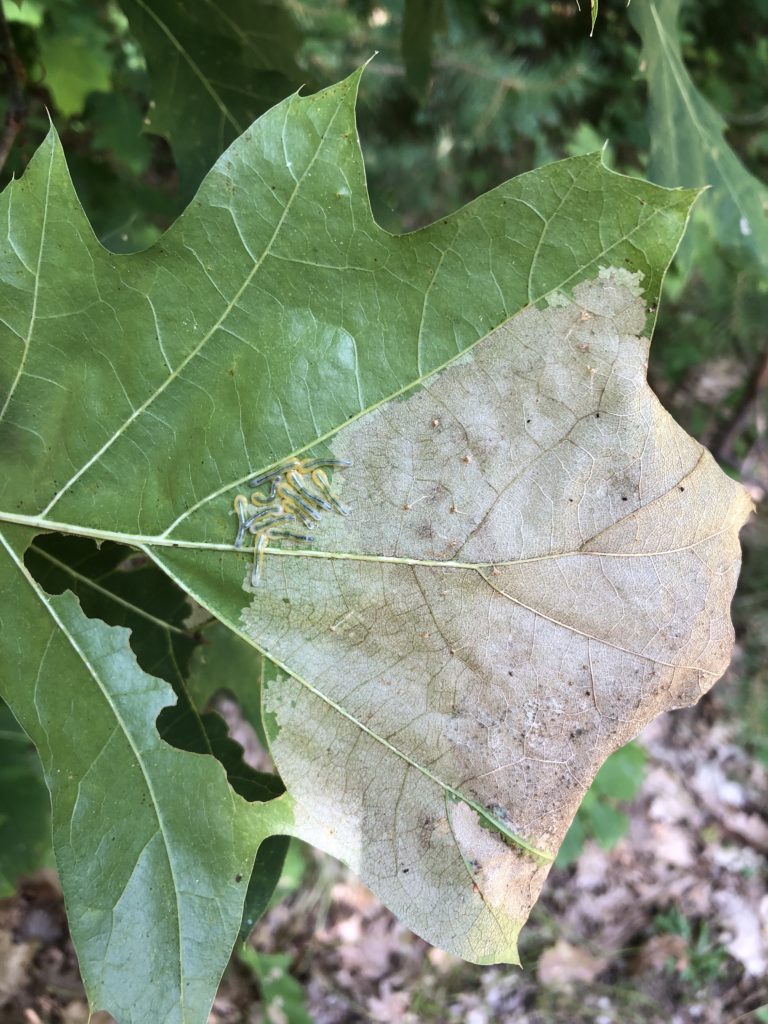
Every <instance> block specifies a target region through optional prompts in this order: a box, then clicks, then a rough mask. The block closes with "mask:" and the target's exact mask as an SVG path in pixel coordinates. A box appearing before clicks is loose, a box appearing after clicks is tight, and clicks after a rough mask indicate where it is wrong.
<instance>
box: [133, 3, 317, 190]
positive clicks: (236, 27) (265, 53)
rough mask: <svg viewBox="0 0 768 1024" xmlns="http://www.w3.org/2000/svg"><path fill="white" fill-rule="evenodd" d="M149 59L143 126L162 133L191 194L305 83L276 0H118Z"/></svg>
mask: <svg viewBox="0 0 768 1024" xmlns="http://www.w3.org/2000/svg"><path fill="white" fill-rule="evenodd" d="M120 6H121V7H122V8H123V10H124V12H125V14H126V16H127V17H128V21H129V24H130V27H131V31H132V32H133V34H134V35H135V36H136V38H137V39H138V41H139V43H140V45H141V48H142V50H143V52H144V56H145V58H146V61H147V69H148V71H149V76H150V81H151V83H152V89H153V98H152V105H151V109H150V111H149V114H148V115H147V118H146V121H145V125H146V130H147V131H149V132H154V133H156V134H159V135H163V136H164V137H165V138H166V139H167V140H168V142H169V143H170V144H171V149H172V150H173V154H174V156H175V158H176V162H177V165H178V167H179V174H180V179H181V189H182V193H183V195H184V196H185V197H189V196H191V195H192V193H193V192H194V190H195V188H197V186H198V184H199V183H200V179H201V178H202V177H203V175H204V174H205V173H206V172H207V171H208V169H209V168H210V166H211V164H212V163H213V161H214V160H215V159H216V157H218V156H219V154H220V153H221V152H222V150H223V149H225V148H226V146H228V145H229V143H230V142H232V140H233V139H234V138H235V137H236V136H237V135H239V134H240V133H241V132H243V131H245V129H246V128H247V127H248V125H249V124H250V123H251V122H252V121H253V120H254V118H256V117H257V116H258V115H259V114H261V113H262V112H263V111H265V110H267V109H268V108H269V107H271V106H272V104H273V103H276V102H277V101H278V100H279V99H282V98H283V96H285V95H286V93H288V92H290V91H291V89H294V88H296V86H297V85H300V84H301V82H302V81H304V80H306V75H304V74H303V73H302V72H301V70H300V69H299V66H298V65H297V63H296V51H297V50H298V48H299V45H300V43H301V33H300V32H299V29H298V27H297V26H296V24H295V23H294V21H293V19H292V17H291V15H290V14H289V12H288V10H287V9H286V8H285V7H284V6H283V3H282V2H281V0H223V2H222V0H219V2H216V3H214V2H213V0H200V2H199V3H196V4H189V3H178V0H151V2H150V0H120Z"/></svg>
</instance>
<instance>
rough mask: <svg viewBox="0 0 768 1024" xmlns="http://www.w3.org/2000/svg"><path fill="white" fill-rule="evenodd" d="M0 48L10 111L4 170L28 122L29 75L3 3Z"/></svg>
mask: <svg viewBox="0 0 768 1024" xmlns="http://www.w3.org/2000/svg"><path fill="white" fill-rule="evenodd" d="M0 47H1V48H2V51H1V52H0V58H2V60H3V61H5V66H6V68H7V69H8V109H7V111H6V113H5V125H4V126H3V133H2V135H1V136H0V169H2V168H3V166H4V165H5V161H6V160H7V159H8V154H9V153H10V152H11V149H12V148H13V143H14V142H15V140H16V136H17V135H18V134H19V132H20V131H21V129H22V127H23V126H24V123H25V122H26V120H27V100H26V96H25V94H24V87H25V86H26V84H27V75H26V72H25V70H24V65H23V64H22V63H21V61H20V60H19V56H18V54H17V53H16V47H15V46H14V45H13V37H12V36H11V30H10V28H9V27H8V22H7V21H6V18H5V12H4V11H3V5H2V2H0Z"/></svg>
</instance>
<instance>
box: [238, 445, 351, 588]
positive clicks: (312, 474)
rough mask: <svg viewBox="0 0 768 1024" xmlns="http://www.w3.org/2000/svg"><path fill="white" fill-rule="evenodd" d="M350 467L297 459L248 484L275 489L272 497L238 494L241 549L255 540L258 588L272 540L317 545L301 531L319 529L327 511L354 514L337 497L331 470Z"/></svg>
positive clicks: (338, 461) (342, 463)
mask: <svg viewBox="0 0 768 1024" xmlns="http://www.w3.org/2000/svg"><path fill="white" fill-rule="evenodd" d="M350 465H351V463H350V462H347V461H345V460H342V459H303V460H302V459H291V460H290V461H288V462H284V463H282V464H281V465H279V466H276V467H275V468H274V469H270V470H269V471H268V472H267V473H262V474H261V475H260V476H255V477H253V479H251V480H248V482H247V483H248V486H249V487H261V486H263V485H264V484H267V485H269V489H268V490H267V491H266V492H261V491H258V490H255V491H254V492H253V493H252V494H251V496H250V498H246V496H245V495H244V494H238V495H237V497H236V498H235V501H234V506H235V512H236V514H237V520H238V527H237V536H236V537H235V547H236V548H241V547H242V546H243V542H244V540H245V535H246V533H251V534H253V536H254V537H255V541H254V545H253V570H252V572H251V584H252V585H253V586H254V587H258V585H259V580H260V579H261V572H262V566H263V563H264V550H265V549H266V547H267V544H268V543H269V541H270V539H271V538H272V537H278V538H287V539H289V540H298V541H304V542H305V543H307V544H311V543H312V541H313V540H314V537H313V536H312V534H311V533H297V532H296V527H298V526H303V527H304V529H305V530H313V529H314V527H315V525H316V524H317V523H319V522H320V513H321V512H338V514H339V515H342V516H346V515H349V509H348V508H347V507H346V505H342V503H341V502H340V501H339V499H338V497H337V496H336V495H335V494H334V492H333V489H332V487H331V484H330V481H329V480H328V477H327V475H326V470H328V469H346V468H347V467H348V466H350Z"/></svg>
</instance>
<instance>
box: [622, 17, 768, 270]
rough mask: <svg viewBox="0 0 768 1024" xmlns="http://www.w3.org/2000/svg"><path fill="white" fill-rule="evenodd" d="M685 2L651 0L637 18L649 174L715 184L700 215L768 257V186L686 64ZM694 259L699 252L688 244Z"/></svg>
mask: <svg viewBox="0 0 768 1024" xmlns="http://www.w3.org/2000/svg"><path fill="white" fill-rule="evenodd" d="M680 4H681V0H643V2H642V3H636V4H632V5H631V6H630V8H629V17H630V20H631V22H632V24H633V25H634V27H635V28H636V29H637V31H638V33H639V35H640V37H641V39H642V41H643V60H644V69H645V74H646V77H647V79H648V101H649V102H648V126H649V129H650V137H651V154H650V162H649V165H648V175H649V177H650V178H651V179H652V180H653V181H657V182H659V184H662V185H691V186H701V185H711V186H712V187H711V191H710V192H709V194H707V195H705V196H704V198H703V200H702V202H701V209H700V211H699V212H698V214H697V218H696V219H697V220H700V221H701V222H702V223H708V224H710V225H711V227H712V232H713V234H714V235H715V237H716V238H717V239H718V241H719V242H721V243H722V244H724V245H732V246H733V245H738V246H746V247H748V248H749V249H750V250H751V251H752V252H753V253H754V255H755V256H756V257H757V259H758V260H760V261H762V262H763V264H766V263H768V189H767V188H766V187H765V185H764V184H763V183H762V182H760V181H759V180H758V179H757V178H755V177H754V176H753V175H752V174H750V173H749V171H748V170H747V169H746V167H744V165H743V164H742V163H741V161H740V160H739V158H738V157H737V156H736V154H735V153H734V151H733V150H732V149H731V147H730V146H729V145H728V143H727V142H726V140H725V135H724V133H725V129H726V127H727V125H726V123H725V120H724V119H723V117H722V116H721V115H720V114H719V113H718V112H717V111H716V110H715V108H714V107H713V106H712V105H711V104H710V103H709V102H708V100H706V99H705V98H704V96H702V94H701V93H700V92H699V90H698V89H697V88H696V86H695V85H694V83H693V81H692V80H691V76H690V75H689V74H688V71H687V70H686V67H685V65H684V63H683V59H682V54H681V48H680V35H679V32H678V26H677V22H678V18H679V14H680ZM686 250H687V258H688V259H689V260H690V259H691V257H692V253H691V247H690V246H686Z"/></svg>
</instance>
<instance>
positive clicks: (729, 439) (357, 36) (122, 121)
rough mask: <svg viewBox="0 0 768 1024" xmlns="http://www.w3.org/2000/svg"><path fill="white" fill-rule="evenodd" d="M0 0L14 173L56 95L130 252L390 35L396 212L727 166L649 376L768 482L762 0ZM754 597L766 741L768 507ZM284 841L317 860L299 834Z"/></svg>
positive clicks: (373, 100)
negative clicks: (214, 168) (250, 132)
mask: <svg viewBox="0 0 768 1024" xmlns="http://www.w3.org/2000/svg"><path fill="white" fill-rule="evenodd" d="M0 2H1V3H2V11H3V13H4V19H3V23H2V25H0V28H2V37H1V38H0V53H1V54H2V60H0V95H1V96H2V97H4V100H3V102H4V103H5V106H6V118H5V131H4V133H3V136H2V142H0V158H4V166H3V167H2V170H0V185H3V184H5V182H6V181H7V180H8V179H9V178H10V176H11V175H17V176H18V175H19V174H21V173H23V170H24V167H25V166H26V164H27V162H28V161H29V159H30V158H31V156H32V155H33V154H34V152H35V150H36V148H37V146H38V145H39V143H40V141H41V139H42V138H43V136H44V134H45V133H46V132H47V130H48V125H49V117H50V119H51V120H52V121H53V123H54V124H55V126H56V128H57V130H58V132H59V134H60V136H61V140H62V143H63V146H64V149H65V151H66V155H67V160H68V163H69V167H70V170H71V174H72V177H73V179H74V183H75V186H76V188H77V191H78V194H79V196H80V198H81V201H82V203H83V205H84V207H85V209H86V211H87V213H88V216H89V218H90V220H91V223H92V224H93V227H94V231H95V232H96V234H97V236H98V237H99V238H100V240H101V241H102V243H103V244H104V245H105V246H106V247H108V248H109V249H112V250H114V251H116V252H123V253H125V252H131V251H136V250H138V249H141V248H144V247H146V246H148V245H150V244H151V243H152V242H153V241H154V240H155V239H157V238H158V237H159V236H160V234H161V233H162V231H163V230H164V229H165V228H166V227H168V226H169V225H170V224H171V223H172V222H173V220H174V219H175V218H176V217H177V216H178V215H179V213H180V212H181V211H182V210H183V209H184V207H185V205H186V204H187V203H188V202H189V200H190V199H191V197H192V196H193V195H194V192H195V189H196V187H197V185H198V184H199V182H200V180H201V178H202V177H203V175H204V174H205V172H206V170H207V168H209V167H210V166H211V164H212V163H213V162H214V160H215V159H216V158H217V157H218V155H219V154H220V153H221V152H222V150H223V149H224V148H225V147H226V145H227V144H228V143H229V142H230V141H231V140H232V139H233V138H234V137H236V135H238V134H239V133H240V132H241V131H242V130H244V129H245V128H246V127H247V126H248V124H249V123H250V122H251V121H252V120H253V119H254V118H255V117H257V116H258V115H259V113H261V112H262V111H263V110H265V109H267V108H268V107H269V106H271V105H272V104H273V103H274V102H277V101H278V100H280V99H281V98H283V97H284V96H286V95H288V94H289V93H291V92H293V91H294V90H296V89H299V88H302V87H303V88H304V90H305V91H308V90H313V89H316V88H319V87H323V86H325V85H328V84H331V83H333V82H334V81H337V80H338V79H340V78H342V77H344V76H345V75H347V74H348V73H350V72H351V71H352V70H353V69H354V68H356V67H358V66H359V65H360V64H362V63H364V62H366V61H368V60H369V58H371V57H372V55H373V54H376V56H375V57H374V59H373V60H372V61H371V63H370V64H369V66H368V68H367V70H366V73H365V75H364V76H363V80H362V86H361V95H360V105H359V113H358V118H359V130H360V135H361V140H362V145H363V150H364V155H365V160H366V166H367V171H368V179H369V188H370V193H371V202H372V206H373V210H374V214H375V216H376V218H377V220H378V221H379V223H380V224H381V225H382V226H383V227H385V228H386V229H388V230H390V231H393V232H403V231H412V230H415V229H417V228H419V227H420V226H423V225H425V224H427V223H429V222H430V221H432V220H434V219H436V218H439V217H440V216H442V215H444V214H446V213H449V212H451V211H452V210H454V209H456V208H457V207H459V206H461V205H462V204H464V203H467V202H469V201H471V200H472V199H473V198H474V197H475V196H477V195H479V194H480V193H482V192H485V191H487V190H488V189H491V188H493V187H494V186H496V185H498V184H499V183H500V182H502V181H504V180H506V179H507V178H510V177H512V176H514V175H517V174H521V173H524V172H526V171H528V170H530V169H532V168H534V167H537V166H539V165H541V164H544V163H547V162H550V161H552V160H557V159H561V158H563V157H567V156H573V155H577V154H581V153H585V152H590V151H594V150H598V149H602V148H603V147H604V146H605V157H604V158H605V160H606V162H607V163H608V165H609V166H610V167H612V168H613V169H615V170H617V171H621V172H622V173H625V174H630V175H639V176H643V177H647V178H650V179H651V180H654V181H657V182H659V183H660V184H665V185H669V186H675V185H685V186H692V185H702V186H704V185H710V186H711V189H710V191H709V192H708V193H707V194H705V195H703V196H702V198H701V200H700V201H699V204H698V206H697V209H696V211H695V213H694V216H693V220H692V224H691V226H690V229H689V233H688V236H687V238H686V240H685V242H684V243H683V246H682V247H681V251H680V253H679V255H678V259H677V260H676V263H675V265H674V266H673V269H672V271H671V272H670V274H669V275H668V278H667V281H666V285H665V293H664V297H663V305H662V311H661V316H660V318H659V321H658V326H657V329H656V334H655V337H654V341H653V347H652V357H651V367H650V379H651V383H652V385H653V387H654V389H655V390H656V392H657V394H658V395H659V396H660V398H661V400H662V402H663V403H664V404H665V405H666V406H667V407H668V408H669V409H670V411H672V412H673V414H674V415H675V417H676V418H677V419H678V420H679V421H680V422H681V423H682V424H683V426H685V427H686V429H688V430H689V431H690V432H691V433H692V434H693V435H694V436H696V437H697V438H698V439H699V440H701V441H702V442H703V443H704V444H707V445H708V446H709V447H710V449H711V450H712V451H713V453H714V454H715V456H716V457H717V458H718V460H719V461H720V463H721V465H723V467H724V468H725V470H726V471H727V472H729V473H730V474H732V475H734V476H736V477H738V478H740V479H742V480H743V482H744V483H745V484H746V485H747V486H748V487H749V489H750V490H751V492H752V494H753V497H754V498H755V500H756V501H757V502H758V504H759V503H760V502H761V501H762V499H763V498H764V496H765V494H766V491H768V452H767V451H766V417H767V416H768V407H767V406H766V391H767V389H768V275H767V274H766V270H767V269H768V227H767V226H766V224H767V223H768V220H767V217H766V214H767V211H768V192H766V189H765V186H764V185H761V184H760V182H761V181H762V182H765V181H768V90H767V89H766V82H768V32H766V29H767V28H768V4H766V0H741V2H740V3H739V4H724V3H722V0H687V2H683V0H654V2H653V3H651V2H650V0H632V2H631V6H629V7H627V6H625V4H624V2H623V0H622V2H616V0H602V2H601V4H600V8H599V13H598V17H597V22H596V26H595V31H594V34H593V35H592V36H590V21H591V14H590V5H589V3H587V2H585V0H582V9H579V8H578V6H577V4H576V3H575V2H573V0H418V2H417V0H381V2H374V0H225V2H221V3H214V0H194V2H193V0H187V2H184V3H182V2H180V0H152V2H148V0H120V2H116V0H0ZM734 616H735V621H736V628H737V637H738V640H739V645H738V647H737V658H736V661H735V667H734V669H733V670H732V672H731V674H730V676H729V681H728V682H726V683H725V684H721V686H720V687H719V688H718V689H717V690H716V691H715V696H714V697H709V698H707V699H708V700H716V701H718V702H719V704H718V707H719V710H720V711H721V712H723V713H725V714H726V715H728V716H730V718H731V719H732V720H733V721H735V722H736V723H737V726H738V729H739V732H740V736H741V738H742V743H743V745H744V746H745V747H746V749H747V750H748V751H749V752H750V753H751V754H753V755H754V756H755V757H757V758H759V759H762V760H763V761H764V762H765V763H766V764H768V687H766V682H767V681H768V668H767V667H766V665H767V664H768V662H767V661H766V651H767V650H768V530H767V529H766V528H765V526H764V524H762V522H761V519H760V517H758V518H757V520H756V521H755V522H753V523H752V524H751V526H750V527H749V528H748V529H747V531H746V532H745V569H744V575H743V579H742V584H741V587H740V591H739V594H738V596H737V598H736V601H735V604H734ZM2 715H5V717H2ZM6 718H7V719H8V720H7V721H6ZM0 740H2V743H3V744H4V746H3V747H0V749H2V750H5V751H7V753H6V754H4V755H3V756H2V757H0V845H2V846H4V849H5V851H6V853H7V856H6V857H5V858H2V857H0V889H2V892H0V895H2V894H7V892H8V891H10V890H11V889H12V887H13V875H14V873H15V872H17V871H22V870H25V869H31V868H33V867H35V866H36V864H37V863H39V862H40V860H44V859H45V857H46V852H45V849H44V846H45V844H44V843H41V841H40V838H39V833H38V834H37V835H36V836H35V835H30V836H29V837H26V838H24V837H19V838H18V841H17V842H15V843H12V842H11V838H10V837H11V836H13V835H17V833H16V832H14V827H15V826H13V821H14V815H15V807H18V806H19V804H18V800H17V799H16V797H17V796H18V791H17V793H16V797H14V799H13V801H12V802H13V803H14V805H15V807H11V806H4V804H3V801H4V800H6V799H8V794H9V793H10V792H11V788H12V786H14V785H15V783H14V781H13V780H16V779H18V780H20V785H21V788H22V789H23V792H24V793H25V794H28V795H25V796H24V800H23V803H24V805H25V806H27V807H31V806H32V805H33V804H34V803H35V801H36V800H37V802H38V803H39V793H38V795H37V796H36V795H35V789H34V786H35V783H34V771H35V768H34V766H33V765H32V764H31V762H29V761H28V760H24V761H23V762H21V761H20V760H19V757H18V756H17V754H15V753H13V752H14V751H23V750H24V739H23V736H21V734H19V733H18V730H17V728H16V726H15V724H14V723H13V722H12V720H11V719H10V716H7V713H6V712H4V711H3V709H2V708H0ZM12 754H13V756H11V755H12ZM643 761H644V756H643V752H642V750H641V749H640V748H639V747H637V746H636V745H634V744H633V745H630V746H629V747H628V748H625V750H624V751H620V752H618V753H617V754H616V755H614V758H613V759H611V761H609V762H608V764H607V765H606V767H605V768H604V769H603V770H602V771H601V773H600V775H599V776H598V778H597V780H596V783H595V787H593V790H592V791H591V792H590V794H588V797H587V800H585V804H584V806H583V808H582V811H581V812H580V815H579V817H578V818H577V821H576V823H575V825H574V829H573V830H572V833H571V834H570V835H569V837H568V840H567V842H566V844H565V846H564V849H563V852H562V854H561V858H560V861H559V863H560V864H561V865H567V864H570V863H572V862H573V861H574V860H575V858H576V857H577V856H578V853H579V850H580V849H581V846H582V844H583V841H584V839H585V837H590V836H593V837H596V838H597V839H598V841H600V842H601V843H603V844H604V845H605V846H610V845H611V844H612V843H614V842H615V841H616V840H617V838H618V837H619V836H620V835H621V834H622V832H623V830H624V828H625V818H624V816H623V813H622V810H621V804H622V802H623V801H626V800H628V799H630V798H631V797H632V795H633V793H634V792H635V790H636V788H637V785H638V781H639V779H640V778H641V777H642V772H643ZM4 794H5V795H4ZM41 815H42V811H41ZM4 829H5V833H4V831H3V830H4ZM4 834H5V839H4V838H3V836H4ZM22 839H23V841H22ZM6 840H7V841H6ZM25 851H27V854H28V856H29V859H30V863H29V864H26V865H25V864H24V857H25V855H27V854H25ZM292 856H293V855H292ZM289 864H293V867H292V869H291V870H293V871H294V873H296V872H297V868H296V862H295V857H294V858H293V860H292V861H289ZM298 874H300V871H299V872H298ZM250 966H251V968H252V969H254V970H257V967H258V965H257V964H256V961H254V963H253V964H251V965H250ZM262 967H263V965H262ZM259 969H261V968H259ZM297 1019H298V1018H297Z"/></svg>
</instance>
